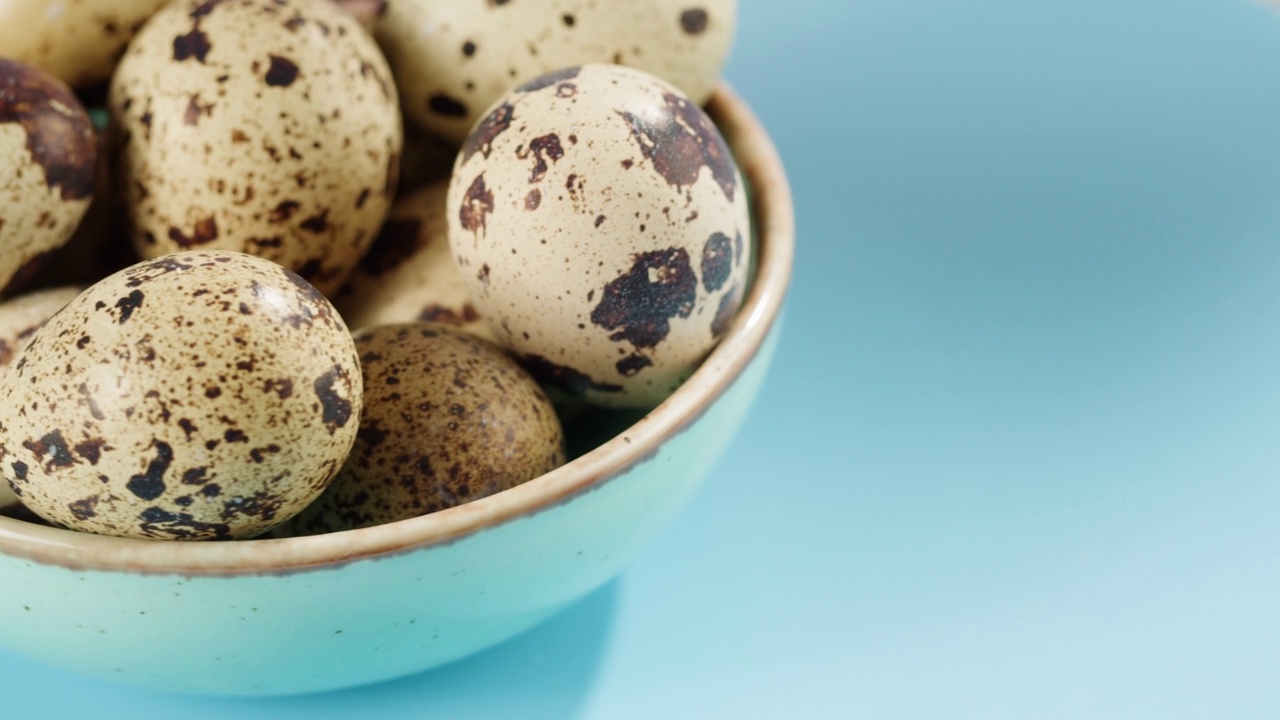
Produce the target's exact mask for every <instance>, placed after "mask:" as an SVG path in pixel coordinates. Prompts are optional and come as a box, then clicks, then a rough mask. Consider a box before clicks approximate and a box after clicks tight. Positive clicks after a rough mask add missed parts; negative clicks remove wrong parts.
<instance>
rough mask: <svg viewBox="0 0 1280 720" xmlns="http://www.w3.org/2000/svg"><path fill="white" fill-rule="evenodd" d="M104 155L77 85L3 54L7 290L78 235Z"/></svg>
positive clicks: (1, 149)
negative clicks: (74, 88)
mask: <svg viewBox="0 0 1280 720" xmlns="http://www.w3.org/2000/svg"><path fill="white" fill-rule="evenodd" d="M97 156H98V151H97V137H96V135H95V133H94V130H93V124H92V123H91V122H90V121H89V116H88V114H87V113H85V111H84V108H83V107H82V106H81V105H80V101H79V100H77V99H76V96H75V95H74V94H72V92H71V90H69V89H68V88H67V86H66V85H64V84H62V82H60V81H59V80H57V79H56V78H54V77H52V76H50V75H49V74H47V73H45V72H44V71H41V70H37V69H36V68H33V67H31V66H29V65H24V64H22V63H17V62H13V61H11V60H6V59H4V58H0V294H10V293H12V292H14V291H15V290H19V289H21V287H22V286H23V285H24V284H26V281H27V280H29V279H30V278H31V276H32V274H34V273H35V272H36V271H37V270H39V268H40V265H41V264H43V262H44V260H45V259H46V258H47V257H48V255H49V254H50V253H52V252H53V251H54V250H56V249H57V248H59V247H61V246H62V245H63V244H64V243H66V241H67V238H69V237H71V233H73V232H75V229H76V226H77V224H78V223H79V222H80V220H81V218H83V217H84V213H85V211H86V210H87V209H88V207H89V201H90V199H91V198H92V196H93V182H94V169H95V167H96V162H97Z"/></svg>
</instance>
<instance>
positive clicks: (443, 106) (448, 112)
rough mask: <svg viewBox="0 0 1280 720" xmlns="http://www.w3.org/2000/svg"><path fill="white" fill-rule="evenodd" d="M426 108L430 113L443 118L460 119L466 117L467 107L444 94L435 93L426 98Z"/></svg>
mask: <svg viewBox="0 0 1280 720" xmlns="http://www.w3.org/2000/svg"><path fill="white" fill-rule="evenodd" d="M427 108H428V109H430V110H431V112H433V113H436V114H437V115H444V116H445V117H455V118H460V117H466V116H467V106H466V105H463V104H462V103H461V102H460V101H458V100H455V99H454V98H452V97H450V96H448V95H445V94H444V93H436V94H435V95H432V96H431V97H430V98H428V99H427Z"/></svg>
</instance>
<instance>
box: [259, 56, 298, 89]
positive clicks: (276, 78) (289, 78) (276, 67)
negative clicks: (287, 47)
mask: <svg viewBox="0 0 1280 720" xmlns="http://www.w3.org/2000/svg"><path fill="white" fill-rule="evenodd" d="M267 57H269V58H270V59H271V69H269V70H267V77H266V80H267V85H270V86H271V87H289V86H290V85H292V84H293V81H294V80H297V79H298V65H297V63H295V62H294V61H292V60H290V59H289V58H287V57H281V56H280V55H268V56H267Z"/></svg>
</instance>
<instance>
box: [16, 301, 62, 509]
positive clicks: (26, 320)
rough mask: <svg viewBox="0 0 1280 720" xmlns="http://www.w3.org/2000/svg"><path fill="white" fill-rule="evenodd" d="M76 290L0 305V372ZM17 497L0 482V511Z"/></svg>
mask: <svg viewBox="0 0 1280 720" xmlns="http://www.w3.org/2000/svg"><path fill="white" fill-rule="evenodd" d="M80 290H81V289H80V288H78V287H62V288H53V289H50V290H40V291H38V292H33V293H27V294H26V295H21V296H19V297H16V298H13V299H12V300H7V301H5V302H3V303H0V372H4V371H5V369H6V368H8V367H9V366H10V365H12V364H13V361H14V358H15V357H17V355H18V353H19V352H21V351H22V350H23V349H25V348H26V347H27V343H29V342H31V338H32V336H34V335H35V333H36V330H39V329H40V326H41V325H44V323H45V321H46V320H48V319H49V318H51V317H53V314H54V313H56V312H58V311H59V310H61V309H62V308H63V306H65V305H66V304H67V303H69V302H71V300H73V299H74V298H75V297H76V296H77V295H79V294H80ZM17 502H18V496H17V495H14V494H13V491H12V490H10V489H9V484H8V483H5V482H0V508H4V507H8V506H10V505H15V504H17Z"/></svg>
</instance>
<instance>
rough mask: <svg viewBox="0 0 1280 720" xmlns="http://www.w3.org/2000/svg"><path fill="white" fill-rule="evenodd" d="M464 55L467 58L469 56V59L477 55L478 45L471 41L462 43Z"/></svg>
mask: <svg viewBox="0 0 1280 720" xmlns="http://www.w3.org/2000/svg"><path fill="white" fill-rule="evenodd" d="M462 54H463V55H465V56H467V57H471V56H472V55H475V54H476V44H475V43H473V42H471V41H470V40H468V41H466V42H464V43H462Z"/></svg>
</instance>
